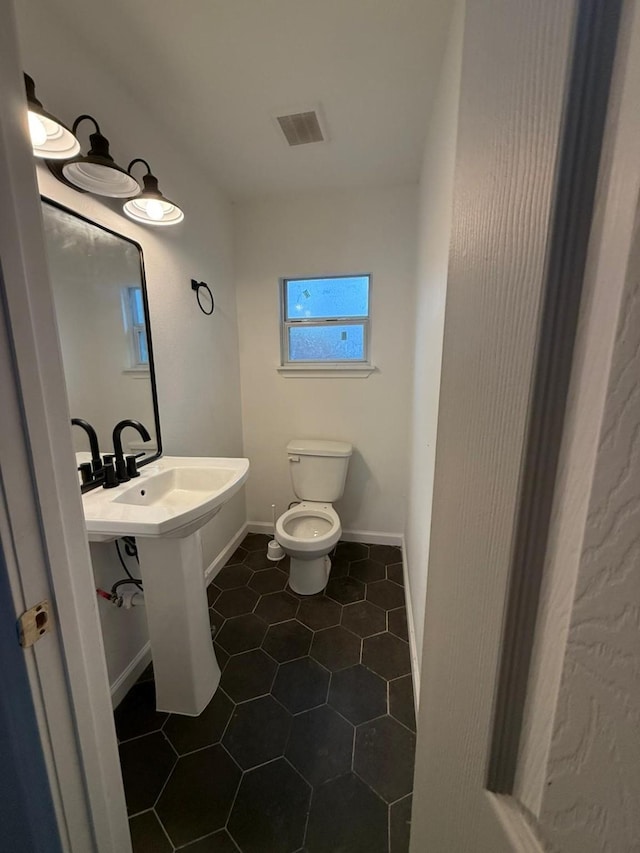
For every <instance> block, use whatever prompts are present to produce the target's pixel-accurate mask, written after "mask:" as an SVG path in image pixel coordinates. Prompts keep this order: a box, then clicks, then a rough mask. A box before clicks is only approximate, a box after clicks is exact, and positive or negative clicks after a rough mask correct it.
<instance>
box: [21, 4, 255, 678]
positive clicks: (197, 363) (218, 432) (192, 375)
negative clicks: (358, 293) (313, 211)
mask: <svg viewBox="0 0 640 853" xmlns="http://www.w3.org/2000/svg"><path fill="white" fill-rule="evenodd" d="M17 12H18V16H19V19H18V24H19V35H20V43H21V45H20V46H21V52H22V64H23V67H24V68H25V70H27V71H28V72H29V73H30V74H31V75H32V76H33V77H34V78H35V80H36V86H37V90H36V91H37V93H38V96H39V97H40V99H41V100H42V101H43V103H44V105H45V107H46V108H47V109H48V110H50V111H51V112H53V113H54V114H56V115H58V116H59V117H60V118H61V119H63V120H66V121H67V123H71V122H72V121H73V119H74V117H75V116H77V115H79V114H80V113H84V112H87V111H88V112H91V113H92V114H95V116H96V118H97V119H98V120H99V122H100V125H101V129H102V131H103V133H104V134H105V135H106V136H107V137H109V139H110V141H111V153H112V154H113V156H114V157H115V159H116V161H117V162H120V163H121V164H125V165H126V164H127V163H128V162H129V161H130V160H132V159H133V158H134V157H140V156H142V157H145V158H146V159H148V160H149V161H150V163H151V165H152V167H153V169H154V172H155V174H156V175H157V177H158V178H159V180H160V187H161V189H162V190H163V192H165V193H166V195H167V196H168V197H169V198H173V199H175V200H176V202H178V203H179V204H180V205H181V206H182V207H183V208H184V211H185V222H184V223H183V224H182V225H178V226H176V227H175V228H173V229H158V230H156V231H153V230H152V229H151V228H145V227H144V226H138V225H136V224H135V223H133V222H131V221H130V220H128V219H127V218H126V217H125V216H124V215H122V213H121V209H120V206H119V203H118V202H117V201H115V200H105V201H101V200H99V199H98V198H97V197H90V196H88V195H84V194H80V193H77V192H75V191H74V190H72V189H69V188H67V187H65V186H64V185H63V184H61V183H59V182H58V181H56V180H55V179H54V178H53V177H52V176H51V175H50V174H49V172H48V171H47V170H46V168H42V167H41V168H39V170H38V180H39V185H40V190H41V192H42V193H43V194H44V195H45V196H47V197H48V198H52V199H54V200H55V201H58V202H60V203H61V204H64V205H65V206H67V207H69V208H72V209H73V210H76V211H78V212H79V213H81V214H83V215H84V216H86V217H87V218H88V219H91V220H92V221H94V222H97V223H98V224H101V225H105V226H106V227H108V228H111V229H112V230H114V231H116V232H118V233H121V234H123V235H125V236H128V237H130V238H131V239H133V240H135V241H137V242H138V243H140V244H141V246H142V249H143V253H144V263H145V271H146V278H147V286H148V291H149V309H150V319H151V328H152V335H153V345H154V354H155V363H156V369H157V380H158V397H159V404H160V420H161V430H162V442H163V449H164V452H165V453H166V454H174V455H192V456H197V455H209V456H240V455H242V428H241V412H240V376H239V362H238V342H237V321H236V310H235V294H234V287H233V241H232V217H231V208H230V205H229V203H228V202H227V200H226V199H225V198H224V197H223V196H222V195H221V194H220V193H219V192H218V191H217V190H216V188H215V186H213V185H212V183H211V181H210V180H208V178H207V176H206V175H203V174H201V173H200V172H198V171H196V170H195V169H194V168H192V167H191V165H190V163H189V162H188V160H187V159H186V158H185V157H184V156H183V154H182V153H181V151H180V149H179V147H176V146H174V145H173V144H172V140H171V139H170V138H169V137H168V136H167V133H166V132H165V129H164V128H161V127H158V126H156V125H154V124H153V123H152V122H151V121H150V119H149V117H148V114H147V113H146V112H145V109H144V104H141V103H137V102H136V101H135V94H132V92H133V93H135V82H133V83H132V92H129V91H125V90H123V89H119V88H118V87H117V86H116V85H115V84H114V82H113V80H112V78H111V77H110V76H109V74H108V72H107V71H106V70H105V67H104V66H103V65H101V64H100V61H99V58H98V57H97V56H95V55H93V54H91V53H90V52H89V51H88V50H87V49H86V48H85V46H84V45H83V43H82V41H81V40H80V39H77V38H74V34H73V31H72V30H71V29H69V22H66V21H62V19H59V18H58V17H57V15H56V14H55V10H53V9H51V8H50V6H49V5H48V4H45V3H41V2H34V3H22V4H20V5H19V8H18V9H17ZM81 136H82V132H81ZM83 142H84V138H83ZM191 278H197V279H198V280H204V281H207V282H208V283H209V284H210V285H211V287H212V290H213V292H214V295H215V300H216V312H215V314H214V315H213V316H212V317H205V316H204V315H203V314H202V313H201V312H200V311H199V309H198V307H197V305H196V301H195V298H194V295H193V293H192V291H191V284H190V280H191ZM87 369H89V370H90V369H91V367H90V365H88V366H87ZM244 520H245V504H244V495H243V493H242V492H241V493H240V494H239V495H238V496H237V497H235V498H234V499H232V500H231V501H230V502H229V504H227V505H226V506H225V507H224V508H223V509H222V511H221V512H220V513H219V514H218V515H217V516H216V518H215V519H214V520H213V521H212V522H211V523H210V524H209V525H207V527H205V528H204V529H203V537H202V538H203V551H204V562H205V565H208V564H209V563H210V562H211V561H212V560H213V559H214V558H215V557H216V556H217V554H218V553H219V552H220V551H221V550H222V548H223V547H224V545H225V544H226V543H227V542H228V541H229V540H230V539H231V538H232V536H233V535H234V534H235V533H236V531H237V530H238V529H239V528H240V527H241V526H242V525H243V523H244ZM98 547H100V548H104V547H105V546H98ZM110 547H111V555H110V558H107V557H105V555H104V554H103V553H101V554H100V557H99V558H96V556H95V554H96V547H92V551H93V553H94V562H97V563H99V564H100V566H101V567H102V568H101V570H100V574H101V577H100V580H101V582H102V583H104V584H108V583H109V581H110V580H115V578H116V577H121V576H122V572H121V569H119V566H118V563H117V558H116V556H115V549H114V548H113V546H110ZM100 603H101V611H102V610H104V608H105V607H109V606H110V605H108V604H106V603H104V607H103V606H102V604H103V602H100ZM122 616H123V620H122V622H124V621H125V620H129V622H130V623H131V624H130V625H129V626H128V627H127V628H126V629H124V625H123V624H122V623H117V624H116V625H113V624H112V622H113V621H117V620H112V618H111V616H109V617H108V618H107V619H105V620H104V621H103V630H104V632H105V647H106V648H107V650H109V649H110V650H111V651H108V660H107V665H108V668H109V675H110V678H111V681H112V682H113V681H114V680H115V678H117V676H118V675H119V674H120V673H119V671H118V669H119V667H120V663H118V661H120V660H121V657H120V652H121V651H122V646H121V644H123V645H125V646H127V647H128V651H127V652H126V655H124V656H125V657H128V656H129V654H130V653H131V652H133V649H132V648H131V644H130V641H132V639H131V638H132V637H133V636H134V635H135V636H137V637H138V638H139V639H140V641H141V639H142V636H143V632H142V631H141V625H142V624H143V620H144V614H143V612H142V611H141V610H140V611H136V612H134V613H129V614H122ZM136 620H138V621H139V624H135V626H134V627H133V628H132V627H131V626H132V625H133V624H134V623H136ZM118 628H120V631H122V634H121V636H117V637H116V636H111V632H114V635H115V632H117V631H118ZM130 630H132V631H133V633H132V634H129V633H126V632H128V631H130ZM132 642H133V645H137V641H132Z"/></svg>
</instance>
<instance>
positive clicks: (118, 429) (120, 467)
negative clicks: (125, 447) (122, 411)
mask: <svg viewBox="0 0 640 853" xmlns="http://www.w3.org/2000/svg"><path fill="white" fill-rule="evenodd" d="M125 427H133V429H136V430H138V432H139V433H140V435H141V436H142V440H143V441H151V436H150V435H149V430H148V429H147V428H146V426H144V424H141V423H140V421H134V420H131V418H126V419H125V420H124V421H120V423H118V424H116V425H115V427H114V428H113V452H114V453H115V460H114V461H115V464H116V475H117V477H118V480H119V481H120V482H121V483H126V482H127V481H128V480H130V479H131V468H130V469H129V471H127V463H126V462H125V459H124V453H123V452H122V430H123V429H125ZM134 476H135V475H134Z"/></svg>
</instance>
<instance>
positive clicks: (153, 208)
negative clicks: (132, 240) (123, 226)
mask: <svg viewBox="0 0 640 853" xmlns="http://www.w3.org/2000/svg"><path fill="white" fill-rule="evenodd" d="M124 212H125V213H126V214H127V216H128V217H129V218H130V219H134V220H135V221H136V222H144V224H145V225H177V224H178V222H182V220H183V219H184V213H183V212H182V211H181V210H180V208H179V207H178V206H177V205H175V204H173V203H172V202H170V201H168V200H167V199H166V198H162V199H158V198H149V197H145V195H144V193H143V194H142V195H140V196H138V198H132V199H129V201H127V202H125V204H124Z"/></svg>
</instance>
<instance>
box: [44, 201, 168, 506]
mask: <svg viewBox="0 0 640 853" xmlns="http://www.w3.org/2000/svg"><path fill="white" fill-rule="evenodd" d="M40 201H41V202H44V203H46V204H49V205H51V207H56V208H58V210H61V211H63V213H68V214H69V215H70V216H75V217H76V218H77V219H81V220H82V221H83V222H86V223H87V224H88V225H93V226H94V227H95V228H100V229H101V230H102V231H106V232H107V234H111V235H112V236H114V237H118V238H119V239H121V240H126V241H127V243H131V244H132V245H133V246H135V247H136V249H137V250H138V255H139V257H140V279H141V283H142V301H143V305H144V325H145V329H146V331H147V349H148V351H149V378H150V379H151V397H152V399H153V415H154V421H155V428H156V445H157V447H158V451H157V453H154V455H153V456H148V457H147V458H146V459H141V460H140V462H139V463H138V467H139V468H140V467H142V466H143V465H148V464H149V463H150V462H154V461H155V460H156V459H159V458H160V457H161V456H162V436H161V433H160V409H159V406H158V389H157V387H156V369H155V362H154V358H153V336H152V334H151V319H150V316H149V298H148V295H147V277H146V275H145V270H144V255H143V252H142V246H141V245H140V244H139V243H137V242H136V241H135V240H132V239H131V238H130V237H125V236H124V234H119V233H118V232H117V231H113V230H112V229H111V228H107V227H106V226H104V225H100V224H98V223H97V222H94V221H93V220H92V219H89V218H88V217H86V216H83V215H82V214H81V213H78V212H77V211H76V210H72V209H71V208H70V207H66V206H65V205H64V204H60V203H59V202H57V201H54V200H53V199H51V198H47V197H46V196H44V195H41V196H40ZM114 426H115V424H114ZM100 487H101V483H95V484H94V485H92V486H90V487H89V488H85V489H84V491H92V490H93V489H97V488H100Z"/></svg>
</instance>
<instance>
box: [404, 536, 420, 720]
mask: <svg viewBox="0 0 640 853" xmlns="http://www.w3.org/2000/svg"><path fill="white" fill-rule="evenodd" d="M402 574H403V575H404V598H405V603H406V605H407V629H408V631H409V654H410V655H411V674H412V675H413V700H414V702H415V706H416V717H417V715H418V705H419V704H420V667H419V666H418V646H417V643H416V629H415V624H414V621H413V608H412V606H411V604H412V599H411V584H410V582H409V564H408V562H407V549H406V548H405V544H404V536H403V537H402Z"/></svg>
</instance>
